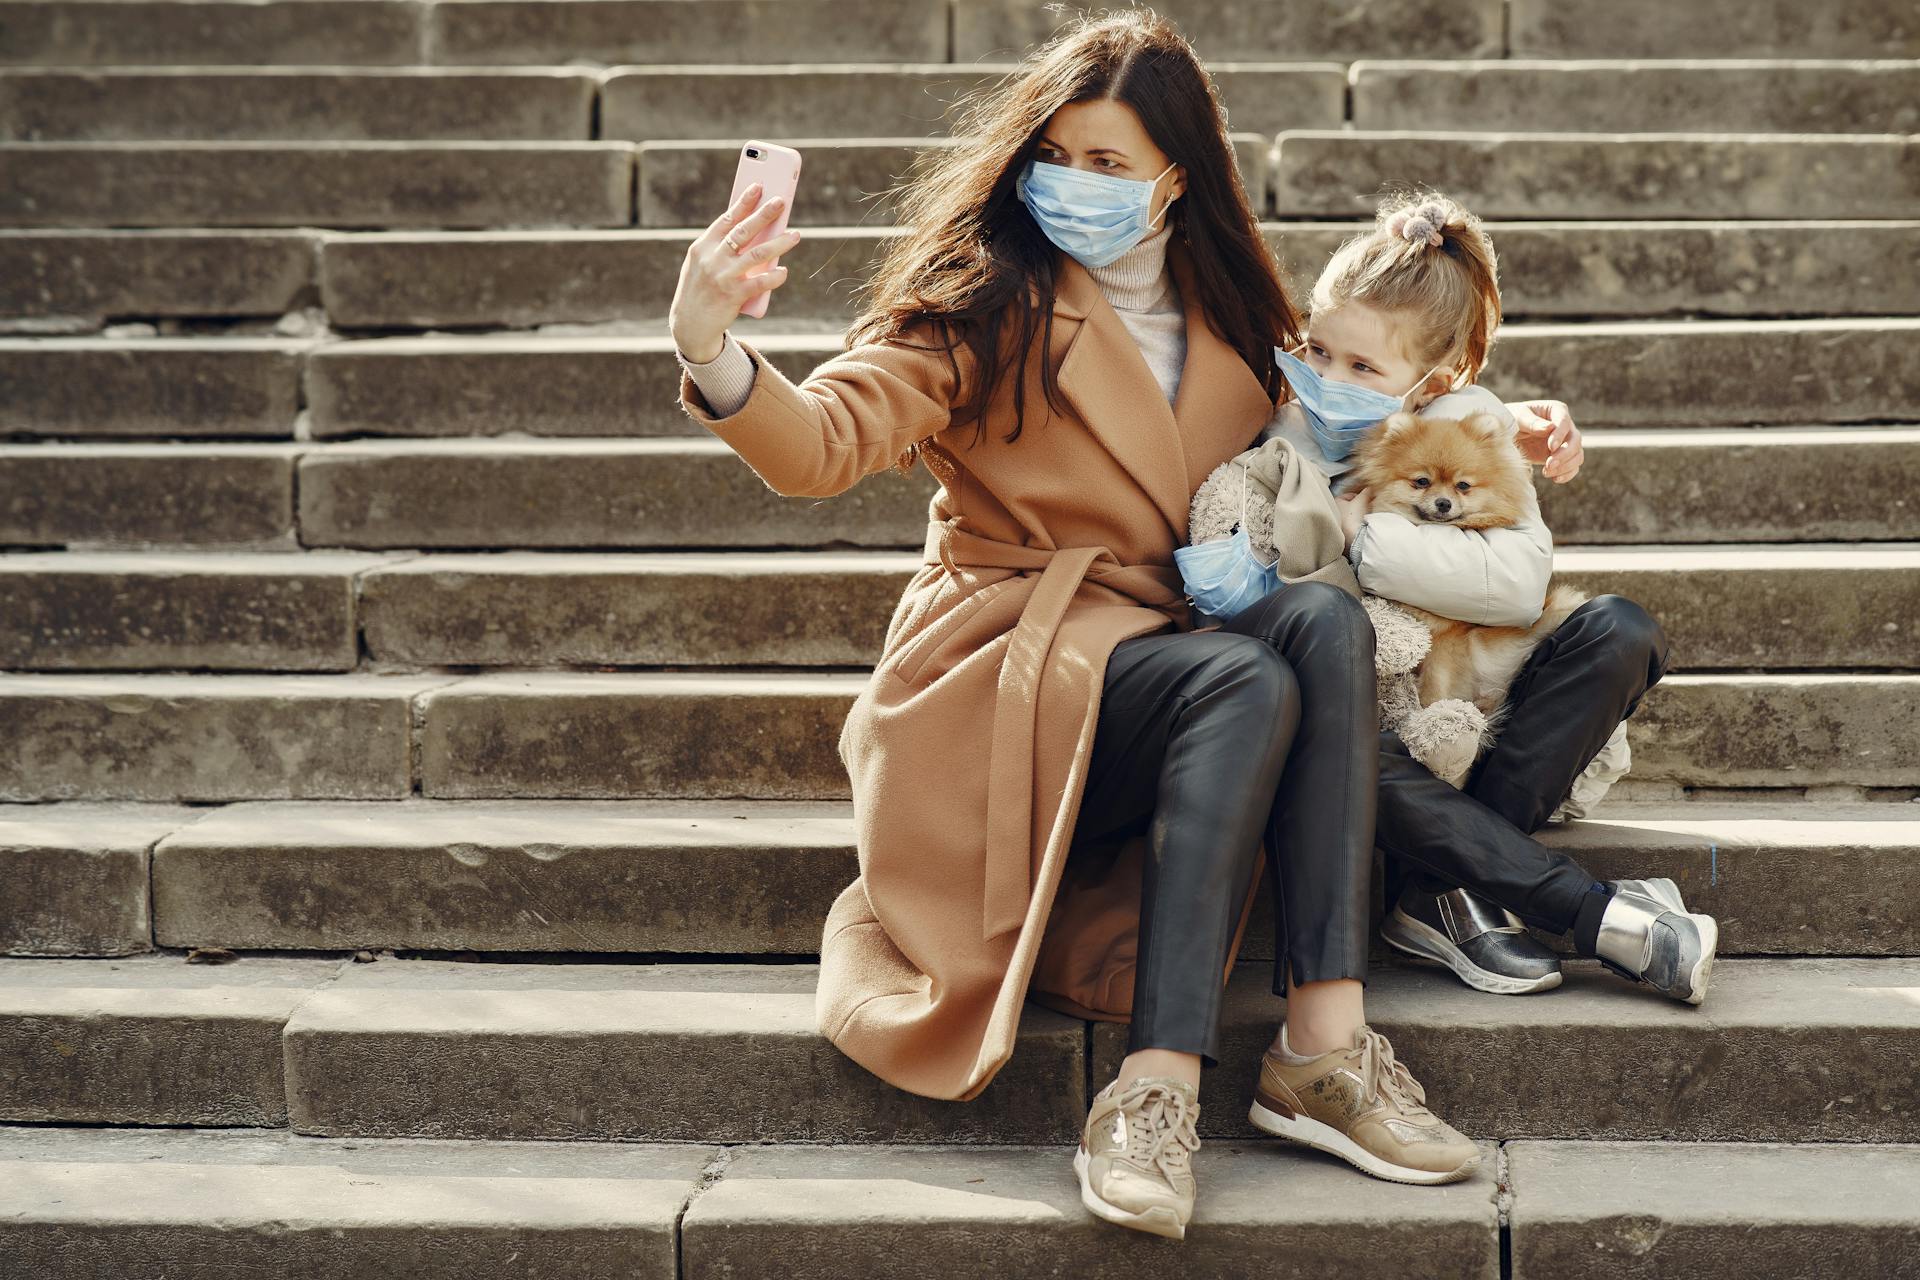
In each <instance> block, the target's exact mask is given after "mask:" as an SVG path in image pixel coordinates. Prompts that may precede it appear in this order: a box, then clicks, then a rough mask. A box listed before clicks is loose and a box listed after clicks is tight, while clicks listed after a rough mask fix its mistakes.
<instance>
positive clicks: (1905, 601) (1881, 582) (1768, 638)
mask: <svg viewBox="0 0 1920 1280" xmlns="http://www.w3.org/2000/svg"><path fill="white" fill-rule="evenodd" d="M1583 469H1584V468H1583ZM1579 482H1580V481H1579V480H1578V479H1575V480H1574V481H1573V483H1575V484H1578V483H1579ZM1554 572H1555V575H1556V576H1557V577H1559V578H1560V579H1561V580H1563V581H1566V582H1569V583H1571V584H1573V585H1574V586H1577V587H1580V588H1582V589H1583V590H1585V591H1587V592H1588V593H1589V594H1590V595H1602V594H1607V593H1612V594H1617V595H1624V596H1628V597H1630V598H1631V599H1634V600H1637V601H1638V602H1640V604H1642V605H1644V606H1645V607H1646V609H1647V611H1648V612H1650V613H1651V614H1653V616H1654V617H1655V618H1656V619H1658V620H1659V622H1660V626H1661V628H1662V629H1663V630H1664V631H1665V632H1666V633H1667V641H1668V644H1669V646H1670V647H1669V651H1668V660H1669V664H1670V665H1669V669H1670V670H1674V671H1696V670H1710V669H1747V670H1752V669H1760V670H1788V669H1794V668H1800V669H1817V668H1832V667H1877V668H1889V669H1894V670H1913V669H1915V668H1916V667H1920V549H1917V548H1915V547H1913V546H1911V545H1909V546H1902V547H1884V548H1883V547H1861V546H1835V547H1815V546H1793V547H1770V548H1766V549H1763V550H1751V549H1748V548H1743V547H1644V548H1634V549H1633V550H1622V551H1600V550H1593V551H1586V550H1581V551H1571V552H1564V553H1562V554H1560V555H1558V556H1557V557H1556V558H1555V560H1554Z"/></svg>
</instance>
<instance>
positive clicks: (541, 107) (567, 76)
mask: <svg viewBox="0 0 1920 1280" xmlns="http://www.w3.org/2000/svg"><path fill="white" fill-rule="evenodd" d="M599 91H600V76H599V75H598V74H596V73H595V72H593V71H589V70H585V69H582V68H578V67H528V68H512V67H501V68H490V69H485V70H476V69H473V68H460V69H452V68H440V67H406V68H398V67H395V68H386V67H378V68H376V67H366V68H355V67H326V68H317V67H283V68H275V67H178V68H162V67H142V68H140V69H139V70H99V69H87V70H80V69H60V70H14V71H8V72H0V140H4V141H6V142H235V141H282V142H366V141H370V140H386V141H400V140H437V141H448V140H454V139H458V140H461V141H467V142H506V141H514V140H520V141H526V140H532V139H553V140H561V141H575V142H585V141H587V140H589V139H591V138H592V137H593V136H594V133H593V109H594V100H595V98H596V97H597V96H598V94H599ZM601 136H602V137H607V138H617V137H619V136H621V135H618V134H614V133H605V134H602V135H601Z"/></svg>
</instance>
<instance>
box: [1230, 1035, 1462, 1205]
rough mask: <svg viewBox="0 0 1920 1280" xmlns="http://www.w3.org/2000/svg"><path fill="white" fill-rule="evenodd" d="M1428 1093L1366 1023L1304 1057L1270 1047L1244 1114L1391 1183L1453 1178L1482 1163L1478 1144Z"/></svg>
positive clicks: (1256, 1123) (1267, 1129) (1260, 1125)
mask: <svg viewBox="0 0 1920 1280" xmlns="http://www.w3.org/2000/svg"><path fill="white" fill-rule="evenodd" d="M1426 1098H1427V1094H1426V1090H1425V1089H1422V1088H1421V1087H1420V1084H1419V1082H1418V1081H1416V1080H1415V1079H1414V1078H1413V1073H1412V1072H1410V1071H1408V1070H1407V1068H1406V1065H1405V1064H1404V1063H1402V1062H1399V1061H1397V1060H1396V1059H1395V1058H1394V1056H1393V1046H1392V1045H1390V1044H1388V1043H1387V1038H1386V1037H1385V1036H1383V1035H1381V1034H1380V1033H1379V1032H1378V1031H1375V1030H1374V1029H1373V1028H1372V1027H1368V1026H1364V1025H1363V1026H1362V1027H1361V1028H1360V1029H1359V1030H1358V1031H1356V1032H1355V1033H1354V1037H1353V1043H1352V1044H1351V1045H1349V1046H1348V1047H1347V1048H1344V1049H1331V1050H1329V1051H1327V1052H1326V1053H1323V1054H1321V1055H1319V1056H1318V1057H1316V1058H1311V1059H1309V1060H1308V1061H1306V1062H1302V1063H1291V1062H1287V1061H1285V1060H1284V1059H1282V1058H1281V1057H1280V1056H1279V1055H1278V1054H1276V1053H1274V1052H1273V1050H1271V1049H1269V1050H1267V1052H1266V1053H1265V1054H1264V1055H1263V1056H1262V1057H1261V1060H1260V1081H1259V1084H1258V1085H1257V1086H1256V1087H1255V1088H1254V1093H1253V1106H1252V1107H1251V1108H1249V1109H1248V1111H1247V1119H1249V1120H1251V1121H1252V1122H1253V1124H1254V1127H1255V1128H1258V1129H1261V1130H1263V1131H1265V1132H1267V1133H1271V1134H1277V1135H1278V1136H1280V1137H1282V1138H1291V1139H1293V1140H1294V1141H1295V1142H1303V1143H1305V1144H1306V1145H1308V1146H1310V1147H1315V1148H1318V1149H1319V1150H1321V1151H1325V1152H1329V1153H1331V1154H1333V1155H1336V1156H1339V1157H1340V1158H1341V1159H1342V1160H1345V1161H1346V1162H1347V1163H1348V1164H1351V1165H1352V1166H1354V1167H1355V1168H1356V1169H1359V1170H1361V1171H1363V1172H1365V1173H1370V1174H1372V1175H1373V1176H1374V1177H1376V1178H1385V1179H1386V1180H1387V1181H1389V1182H1413V1183H1436V1182H1458V1181H1459V1180H1460V1179H1462V1178H1465V1177H1467V1176H1468V1175H1470V1174H1471V1173H1472V1172H1473V1170H1474V1167H1475V1166H1476V1165H1478V1164H1479V1163H1480V1151H1479V1148H1477V1147H1475V1146H1474V1145H1473V1142H1472V1140H1471V1139H1469V1138H1467V1137H1465V1136H1463V1135H1462V1134H1461V1133H1460V1132H1459V1131H1458V1130H1456V1129H1454V1128H1452V1127H1451V1126H1450V1125H1448V1124H1447V1123H1446V1122H1445V1121H1443V1120H1442V1119H1440V1117H1439V1116H1436V1115H1434V1114H1433V1112H1431V1111H1429V1110H1427V1108H1426Z"/></svg>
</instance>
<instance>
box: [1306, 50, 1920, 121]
mask: <svg viewBox="0 0 1920 1280" xmlns="http://www.w3.org/2000/svg"><path fill="white" fill-rule="evenodd" d="M1662 58H1663V60H1662V61H1658V62H1651V61H1649V62H1620V61H1611V62H1609V61H1599V60H1595V61H1560V62H1543V61H1532V60H1526V59H1512V60H1502V61H1489V62H1458V61H1455V62H1444V61H1424V62H1356V63H1354V64H1353V67H1352V69H1351V71H1350V75H1351V78H1352V84H1353V114H1352V123H1353V125H1354V127H1356V128H1359V129H1414V130H1422V131H1424V130H1432V129H1449V130H1451V129H1460V130H1477V129H1511V130H1517V131H1523V132H1531V133H1547V132H1553V133H1672V132H1677V131H1682V130H1684V131H1687V132H1695V133H1709V132H1712V133H1773V132H1779V133H1913V132H1915V131H1916V130H1920V62H1916V61H1912V60H1907V61H1900V60H1894V59H1888V60H1885V61H1875V62H1864V61H1816V60H1811V59H1793V60H1783V59H1740V60H1731V59H1727V60H1706V59H1675V60H1665V58H1664V54H1663V55H1662ZM1280 127H1281V128H1286V129H1302V128H1308V127H1310V126H1308V125H1307V124H1306V123H1305V122H1304V121H1299V122H1291V123H1286V124H1282V125H1281V126H1280Z"/></svg>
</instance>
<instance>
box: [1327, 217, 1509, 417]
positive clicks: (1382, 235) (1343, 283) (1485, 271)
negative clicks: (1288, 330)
mask: <svg viewBox="0 0 1920 1280" xmlns="http://www.w3.org/2000/svg"><path fill="white" fill-rule="evenodd" d="M1348 302H1364V303H1366V304H1367V305H1369V306H1372V307H1377V308H1379V309H1380V310H1382V311H1391V312H1402V313H1408V315H1409V318H1410V319H1411V320H1412V324H1411V326H1409V328H1410V330H1411V332H1410V336H1409V338H1408V341H1409V343H1411V344H1413V349H1411V350H1409V351H1408V352H1407V353H1406V354H1407V355H1408V356H1410V357H1411V358H1412V360H1413V362H1414V363H1415V364H1418V365H1419V366H1421V367H1422V368H1432V367H1433V366H1435V365H1439V366H1441V367H1442V368H1445V369H1449V370H1452V371H1453V374H1454V378H1455V385H1456V386H1458V385H1461V384H1462V383H1466V382H1472V381H1474V380H1475V379H1476V378H1478V377H1479V376H1480V371H1481V370H1482V369H1484V368H1485V367H1486V364H1487V352H1488V350H1489V349H1490V348H1491V347H1492V346H1493V335H1494V330H1496V329H1498V328H1499V327H1500V284H1499V269H1498V265H1497V263H1496V261H1495V259H1494V256H1493V241H1492V240H1490V239H1488V238H1487V233H1486V231H1485V230H1484V229H1482V227H1481V225H1480V219H1478V218H1476V217H1474V216H1473V215H1472V214H1471V213H1468V212H1467V211H1466V209H1464V208H1462V207H1461V206H1460V204H1459V203H1457V202H1456V201H1454V200H1451V199H1449V198H1448V197H1446V196H1444V195H1440V194H1439V193H1437V192H1431V191H1428V192H1410V193H1405V194H1402V195H1398V196H1394V197H1390V198H1389V199H1388V200H1386V201H1385V202H1383V203H1382V204H1381V205H1380V207H1379V209H1378V210H1377V211H1376V212H1375V215H1374V223H1373V227H1372V228H1371V229H1370V230H1368V231H1365V232H1363V233H1361V234H1360V235H1357V236H1354V237H1353V238H1352V239H1350V240H1348V241H1347V242H1346V243H1345V244H1343V245H1341V246H1340V248H1339V249H1338V250H1336V251H1335V253H1334V255H1333V260H1332V261H1331V262H1329V263H1327V269H1326V270H1325V271H1323V272H1321V273H1320V280H1319V282H1318V283H1317V284H1315V285H1314V287H1313V308H1312V309H1313V310H1314V311H1316V312H1320V313H1322V314H1324V313H1326V312H1329V311H1332V310H1335V309H1336V308H1338V307H1339V306H1341V305H1342V304H1343V303H1348Z"/></svg>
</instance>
